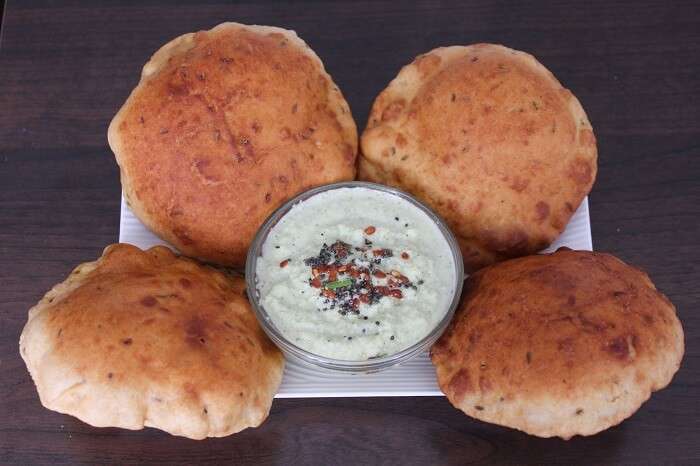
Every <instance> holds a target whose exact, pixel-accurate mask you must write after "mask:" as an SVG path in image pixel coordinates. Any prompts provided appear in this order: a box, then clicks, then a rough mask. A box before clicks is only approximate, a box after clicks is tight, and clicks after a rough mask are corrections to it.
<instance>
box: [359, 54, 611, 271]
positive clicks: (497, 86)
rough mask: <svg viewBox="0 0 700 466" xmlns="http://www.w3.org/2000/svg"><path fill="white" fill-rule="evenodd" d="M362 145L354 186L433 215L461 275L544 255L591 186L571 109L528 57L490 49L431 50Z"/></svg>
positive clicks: (587, 153) (574, 105) (591, 140)
mask: <svg viewBox="0 0 700 466" xmlns="http://www.w3.org/2000/svg"><path fill="white" fill-rule="evenodd" d="M361 145H362V151H361V152H362V155H361V157H360V164H359V177H360V179H363V180H369V181H375V182H379V183H385V184H389V185H392V186H397V187H400V188H403V189H405V190H407V191H408V192H410V193H412V194H414V195H416V196H417V197H419V198H420V199H422V200H423V201H425V202H427V203H428V204H429V205H430V206H431V207H433V208H434V209H435V210H436V211H437V212H438V213H439V214H440V215H441V216H442V217H443V218H445V220H447V222H448V224H449V225H450V227H451V228H452V230H453V232H454V233H455V235H456V236H457V239H458V240H459V242H460V246H461V249H462V254H463V256H464V260H465V265H466V267H467V270H476V269H478V268H479V267H482V266H484V265H487V264H490V263H493V262H495V261H498V260H502V259H506V258H510V257H516V256H521V255H525V254H530V253H534V252H536V251H539V250H541V249H543V248H545V247H546V246H548V245H549V244H550V243H551V242H552V241H553V240H554V239H555V238H556V237H557V236H559V234H560V233H561V232H562V231H563V230H564V228H565V226H566V224H567V223H568V221H569V219H570V218H571V215H572V214H573V213H574V211H575V210H576V208H577V207H578V205H579V204H580V203H581V201H582V200H583V198H584V197H585V196H586V194H588V192H589V191H590V189H591V186H592V185H593V181H594V179H595V176H596V158H597V152H596V143H595V137H594V135H593V130H592V129H591V125H590V123H589V122H588V119H587V118H586V114H585V112H584V111H583V109H582V108H581V105H580V104H579V102H578V100H576V97H574V96H573V94H571V92H569V91H568V90H567V89H564V88H563V87H562V86H561V84H560V83H559V81H557V80H556V78H555V77H554V76H553V75H552V73H550V72H549V71H548V70H547V69H546V68H545V67H544V66H542V65H541V64H540V63H539V62H538V61H537V60H536V59H535V58H534V57H533V56H532V55H528V54H526V53H524V52H519V51H516V50H511V49H508V48H506V47H503V46H500V45H492V44H478V45H471V46H467V47H461V46H455V47H444V48H438V49H435V50H433V51H431V52H429V53H426V54H425V55H421V56H420V57H418V58H417V59H416V60H415V61H413V63H411V64H409V65H407V66H405V67H404V68H403V69H402V70H401V72H400V73H399V75H398V76H397V77H396V79H394V80H393V81H392V82H391V83H390V84H389V86H388V87H387V88H386V89H385V90H384V91H383V92H382V93H381V94H379V96H378V97H377V99H376V101H375V102H374V105H373V107H372V112H371V114H370V117H369V122H368V124H367V128H366V129H365V131H364V133H363V134H362V143H361Z"/></svg>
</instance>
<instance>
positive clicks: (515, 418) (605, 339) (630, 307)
mask: <svg viewBox="0 0 700 466" xmlns="http://www.w3.org/2000/svg"><path fill="white" fill-rule="evenodd" d="M683 352H684V342H683V329H682V327H681V324H680V322H679V320H678V318H677V316H676V312H675V308H674V306H673V304H671V302H670V301H669V300H668V299H667V298H666V297H665V296H664V295H663V294H661V293H660V292H659V291H657V290H656V288H655V287H654V285H653V284H652V282H651V281H650V280H649V277H648V276H647V275H646V274H645V273H643V272H641V271H640V270H638V269H635V268H633V267H630V266H628V265H626V264H624V263H623V262H622V261H620V260H618V259H616V258H615V257H613V256H611V255H608V254H601V253H593V252H583V251H563V250H561V251H559V252H556V253H554V254H551V255H538V256H529V257H524V258H520V259H513V260H509V261H506V262H502V263H500V264H495V265H492V266H490V267H487V268H484V269H482V270H480V271H479V272H477V273H476V274H474V275H473V276H471V277H470V278H469V279H468V281H467V288H466V290H465V294H464V299H463V303H462V305H461V307H460V308H459V309H458V311H457V314H456V316H455V318H454V320H453V321H452V323H451V325H450V327H449V328H448V330H447V331H446V332H445V334H444V335H443V336H442V337H441V338H440V340H438V342H437V343H436V344H435V345H434V346H433V348H432V353H431V357H432V361H433V364H435V367H436V370H437V377H438V382H439V385H440V388H441V390H442V391H443V392H444V393H445V394H446V395H447V397H448V399H449V400H450V402H451V403H452V404H453V405H454V406H455V407H457V408H459V409H461V410H462V411H464V412H465V413H466V414H468V415H469V416H472V417H475V418H477V419H481V420H484V421H487V422H492V423H496V424H500V425H504V426H508V427H513V428H516V429H519V430H522V431H524V432H527V433H529V434H532V435H537V436H541V437H551V436H559V437H562V438H570V437H572V436H574V435H591V434H595V433H597V432H599V431H601V430H604V429H607V428H608V427H611V426H614V425H616V424H618V423H619V422H621V421H623V420H624V419H626V418H627V417H629V416H631V415H632V414H633V413H634V412H635V411H636V410H637V409H638V408H639V406H640V405H641V404H642V403H643V402H644V401H645V400H647V399H648V398H649V396H650V394H651V393H652V392H653V391H655V390H659V389H661V388H664V387H665V386H666V385H668V384H669V383H670V381H671V379H672V377H673V375H674V374H675V372H676V371H677V370H678V368H679V366H680V363H681V359H682V357H683Z"/></svg>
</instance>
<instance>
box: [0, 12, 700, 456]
mask: <svg viewBox="0 0 700 466" xmlns="http://www.w3.org/2000/svg"><path fill="white" fill-rule="evenodd" d="M84 3H85V2H77V1H64V2H61V1H49V0H47V1H44V2H40V1H22V2H20V1H18V0H14V1H13V0H11V1H10V2H9V5H7V6H6V11H5V17H4V21H3V25H2V42H1V44H0V464H23V465H24V464H37V463H51V464H75V463H108V462H116V463H120V464H128V463H141V462H161V463H168V464H173V463H180V464H192V463H198V462H209V463H223V462H235V463H254V464H270V463H275V464H306V463H316V464H323V465H331V464H340V463H348V464H349V463H357V464H366V463H384V464H406V463H410V464H431V465H432V464H442V463H469V462H486V463H518V464H522V463H533V464H542V463H561V464H571V463H628V464H649V463H695V464H700V408H699V407H700V393H699V392H698V386H699V382H700V337H699V336H700V314H699V312H700V221H699V220H698V218H699V217H700V142H699V141H700V98H699V97H698V96H700V7H699V6H698V2H697V1H695V2H693V1H690V2H676V4H675V5H673V6H671V5H666V3H670V2H663V1H659V2H647V1H636V2H628V3H624V2H619V1H602V2H593V3H597V4H595V5H593V4H591V3H590V2H582V1H568V0H560V1H555V2H545V1H533V2H513V3H512V4H510V5H509V4H507V3H504V2H494V1H492V0H483V1H481V0H480V1H473V2H464V3H462V4H457V3H455V4H450V3H448V2H423V3H419V4H417V5H414V6H413V7H408V6H401V5H399V4H396V3H394V2H372V1H368V2H363V3H356V4H350V3H347V4H346V3H340V2H320V1H308V2H304V3H301V2H299V3H297V2H294V3H293V4H286V3H276V4H262V3H259V2H257V1H248V2H244V3H241V4H238V5H232V4H228V2H223V1H220V2H217V1H213V0H212V1H204V2H196V1H192V2H190V3H189V5H187V4H181V5H180V6H177V7H175V6H168V3H169V2H166V1H158V0H144V1H141V2H133V3H132V4H129V3H128V2H115V1H108V2H102V3H101V4H99V5H98V3H97V2H95V4H94V5H92V6H90V5H86V4H84ZM181 3H186V2H181ZM226 20H233V21H239V22H243V23H249V24H256V23H257V24H273V25H278V26H283V27H286V28H291V29H295V30H296V31H298V32H299V34H300V35H301V37H303V38H304V39H305V40H306V41H307V42H308V43H309V44H310V45H311V46H312V47H313V48H314V49H315V50H316V51H317V52H318V54H319V55H320V56H321V57H322V58H323V60H324V61H325V64H326V67H327V69H328V70H329V71H330V73H331V74H332V75H333V77H334V78H335V80H336V82H337V83H338V85H339V86H340V87H341V88H342V90H343V92H344V93H345V95H346V97H347V99H348V101H349V102H350V105H351V107H352V109H353V112H354V115H355V118H356V120H357V121H358V126H360V127H363V126H364V123H365V121H366V117H367V114H368V111H369V107H370V104H371V102H372V100H373V98H374V97H375V95H376V94H377V93H378V92H379V91H380V90H381V89H382V88H383V87H384V86H385V85H386V83H387V82H388V81H389V80H390V79H391V78H393V76H394V75H395V74H396V72H397V71H398V69H399V68H400V67H401V66H402V65H403V64H405V63H407V62H409V61H410V60H411V59H412V58H413V57H414V56H415V55H417V54H419V53H421V52H424V51H427V50H430V49H432V48H433V47H436V46H439V45H449V44H468V43H474V42H483V41H490V42H500V43H504V44H507V45H509V46H511V47H515V48H518V49H522V50H526V51H529V52H531V53H533V54H534V55H535V56H537V57H538V58H539V59H540V60H541V61H542V62H543V63H544V64H545V65H546V66H547V67H549V68H550V69H551V70H552V71H553V72H554V73H555V74H556V75H557V76H558V77H559V78H560V80H561V81H562V82H563V83H564V84H565V85H566V86H567V87H569V88H570V89H571V90H572V91H573V92H574V93H575V94H576V95H577V96H578V97H579V99H580V100H581V102H582V103H583V105H584V107H585V109H586V111H587V112H588V115H589V117H590V118H591V120H592V122H593V125H594V128H595V132H596V135H597V137H598V142H599V154H600V158H599V166H600V169H599V175H598V180H597V182H596V185H595V187H594V189H593V192H592V194H591V197H590V206H591V218H592V224H593V241H594V247H595V248H596V249H598V250H602V251H609V252H612V253H614V254H616V255H618V256H620V257H621V258H622V259H624V260H626V261H628V262H630V263H633V264H636V265H638V266H641V267H643V268H644V269H646V270H647V271H649V273H650V274H651V276H652V277H653V279H654V280H655V282H656V283H657V285H658V286H659V288H660V289H661V290H663V291H664V292H665V293H666V294H668V296H669V297H670V298H671V300H672V301H673V302H674V303H675V304H676V306H677V307H678V312H679V314H680V317H681V320H682V322H683V325H684V328H685V332H686V355H685V359H684V361H683V366H682V367H681V370H680V372H679V373H678V374H677V375H676V377H675V379H674V381H673V383H672V384H671V386H670V387H669V388H667V389H666V390H663V391H661V392H659V393H657V394H655V395H653V396H652V399H651V400H650V401H649V402H648V403H646V404H645V405H644V406H643V407H642V408H641V409H640V410H639V412H638V413H637V414H635V415H634V416H633V417H632V418H631V419H629V420H628V421H626V422H624V423H623V424H622V425H620V426H618V427H615V428H612V429H610V430H608V431H606V432H604V433H602V434H600V435H597V436H594V437H590V438H575V439H573V440H571V441H569V442H564V441H561V440H558V439H552V440H544V439H538V438H534V437H528V436H527V435H524V434H521V433H518V432H516V431H512V430H509V429H505V428H501V427H497V426H492V425H488V424H485V423H482V422H478V421H475V420H472V419H470V418H467V417H466V416H464V415H462V414H461V413H460V412H458V411H456V410H455V409H453V408H452V407H451V406H450V404H449V403H448V402H447V400H446V399H444V398H442V397H428V398H374V399H372V398H357V399H296V400H277V401H275V403H274V405H273V408H272V413H271V415H270V417H269V419H268V420H267V421H266V422H265V423H264V424H263V426H262V427H260V428H258V429H249V430H247V431H244V432H242V433H240V434H237V435H234V436H232V437H228V438H223V439H212V440H207V441H202V442H194V441H190V440H186V439H182V438H175V437H171V436H169V435H166V434H164V433H162V432H160V431H157V430H153V429H147V430H144V431H137V432H131V431H125V430H118V429H96V428H92V427H90V426H88V425H85V424H83V423H81V422H80V421H77V420H76V419H73V418H71V417H69V416H64V415H61V414H57V413H54V412H51V411H48V410H46V409H44V408H43V407H42V406H41V405H40V403H39V400H38V397H37V394H36V391H35V389H34V385H33V383H32V381H31V380H30V378H29V375H28V373H27V371H26V369H25V366H24V364H23V362H22V360H21V359H20V356H19V351H18V345H17V342H18V337H19V334H20V332H21V329H22V326H23V325H24V323H25V320H26V311H27V309H28V308H29V307H30V306H31V305H32V304H34V303H35V302H36V301H37V300H38V299H39V298H40V297H41V296H42V295H43V293H44V292H45V291H46V290H47V289H48V288H50V287H51V286H52V285H53V284H54V283H56V282H59V281H61V280H63V278H64V277H65V276H66V274H67V273H68V272H69V270H71V268H72V267H73V266H75V265H76V264H78V263H80V262H83V261H88V260H93V259H94V258H95V257H97V256H98V255H99V254H100V252H101V251H102V248H103V247H104V246H105V245H107V244H109V243H112V242H115V241H116V240H117V233H118V227H119V223H118V222H119V192H120V186H119V178H118V171H117V166H116V164H115V162H114V160H113V157H112V154H111V152H110V150H109V147H108V146H107V141H106V129H107V124H108V123H109V121H110V119H111V118H112V116H113V115H114V113H115V112H116V110H117V109H118V108H119V106H120V105H121V103H122V102H123V101H124V99H125V98H126V96H127V94H128V93H129V91H130V90H131V89H132V87H133V86H134V85H135V84H136V82H137V80H138V76H139V73H140V70H141V66H142V65H143V63H144V62H145V61H146V60H147V59H148V57H149V56H150V54H151V53H152V52H153V51H155V50H156V49H157V48H158V47H159V46H160V45H161V44H163V43H165V42H166V41H168V40H169V39H171V38H173V37H175V36H177V35H179V34H182V33H184V32H189V31H194V30H199V29H208V28H210V27H212V26H214V25H216V24H218V23H220V22H223V21H226Z"/></svg>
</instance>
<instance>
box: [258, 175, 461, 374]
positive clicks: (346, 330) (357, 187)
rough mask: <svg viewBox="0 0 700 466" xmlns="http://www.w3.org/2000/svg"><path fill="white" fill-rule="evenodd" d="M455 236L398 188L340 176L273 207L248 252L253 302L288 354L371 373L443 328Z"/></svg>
mask: <svg viewBox="0 0 700 466" xmlns="http://www.w3.org/2000/svg"><path fill="white" fill-rule="evenodd" d="M463 276H464V272H463V265H462V257H461V254H460V252H459V247H458V245H457V242H456V240H455V238H454V236H453V235H452V233H451V232H450V231H449V229H448V228H447V227H446V226H445V224H444V223H443V221H442V220H441V219H440V218H439V217H438V216H437V215H436V214H435V213H434V212H433V211H432V210H430V209H429V208H428V207H426V206H425V205H423V204H422V203H420V202H419V201H417V200H416V199H415V198H413V197H411V196H410V195H409V194H406V193H404V192H402V191H400V190H397V189H394V188H390V187H387V186H383V185H378V184H373V183H365V182H346V183H336V184H331V185H326V186H322V187H319V188H315V189H312V190H309V191H306V192H304V193H302V194H300V195H299V196H297V197H295V198H293V199H291V200H290V201H288V202H287V203H286V204H284V205H283V206H281V207H280V208H279V209H277V210H276V211H275V212H274V213H273V214H272V215H271V216H270V217H269V218H268V219H267V221H266V222H265V223H264V224H263V226H262V227H261V229H260V230H259V232H258V234H257V236H256V238H255V240H254V241H253V244H252V246H251V248H250V250H249V252H248V258H247V262H246V281H247V287H248V296H249V299H250V301H251V304H252V307H253V309H254V311H255V313H256V315H257V317H258V319H259V320H260V322H261V325H262V327H263V329H264V330H265V332H266V333H267V334H268V335H269V337H270V338H271V339H272V340H273V341H274V342H275V343H276V344H277V345H278V346H279V347H280V348H281V349H282V350H283V351H284V352H285V354H286V355H287V356H288V357H291V358H296V359H300V360H301V361H303V362H305V363H307V364H310V365H313V366H317V367H321V368H324V369H330V370H336V371H344V372H374V371H377V370H382V369H386V368H388V367H391V366H393V365H395V364H399V363H401V362H404V361H406V360H408V359H410V358H412V357H414V356H416V355H418V354H420V353H421V352H423V351H425V350H427V349H428V347H429V346H430V345H432V344H433V343H434V342H435V340H437V338H438V337H439V336H440V334H442V332H443V331H444V330H445V328H446V327H447V324H448V323H449V321H450V319H451V318H452V315H453V314H454V310H455V307H456V306H457V303H458V301H459V296H460V293H461V289H462V281H463Z"/></svg>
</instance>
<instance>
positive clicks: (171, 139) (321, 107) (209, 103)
mask: <svg viewBox="0 0 700 466" xmlns="http://www.w3.org/2000/svg"><path fill="white" fill-rule="evenodd" d="M108 139H109V144H110V147H111V148H112V150H113V151H114V154H115V156H116V159H117V163H118V164H119V167H120V170H121V179H122V187H123V191H124V195H125V197H126V199H127V201H128V203H129V205H130V207H131V208H132V210H133V211H134V213H135V214H136V216H137V217H138V218H139V219H140V220H141V221H142V222H143V223H144V224H146V226H147V227H148V228H150V229H151V230H152V231H153V232H155V233H156V234H157V235H158V236H160V237H161V238H163V239H165V240H166V241H168V242H169V243H171V244H173V245H175V246H176V247H177V248H178V249H179V250H180V251H182V252H184V253H185V254H187V255H190V256H193V257H198V258H201V259H204V260H207V261H211V262H215V263H219V264H223V265H231V266H234V267H242V266H243V264H244V262H245V254H246V251H247V248H248V246H249V245H250V242H251V240H252V238H253V236H254V234H255V232H256V231H257V229H258V227H259V226H260V224H261V223H262V222H263V220H264V219H265V218H266V217H267V216H268V215H269V214H270V213H271V212H272V211H273V210H274V209H275V208H276V207H277V206H279V205H280V204H281V203H283V202H284V201H285V200H287V199H289V198H290V197H292V196H294V195H295V194H297V193H299V192H301V191H303V190H306V189H308V188H310V187H313V186H317V185H321V184H326V183H331V182H336V181H342V180H350V179H353V178H354V176H355V155H356V152H357V130H356V128H355V123H354V121H353V119H352V115H351V113H350V109H349V107H348V105H347V102H346V101H345V99H344V98H343V96H342V94H341V92H340V90H339V89H338V88H337V87H336V85H335V84H334V83H333V81H332V79H331V77H330V76H329V75H328V73H326V71H325V70H324V68H323V64H322V63H321V60H320V59H319V58H318V56H316V54H315V53H314V52H313V51H312V50H311V49H310V48H309V47H308V46H307V45H306V44H305V43H304V42H303V41H302V40H301V39H299V38H298V37H297V36H296V34H295V33H294V32H293V31H287V30H284V29H280V28H274V27H268V26H245V25H242V24H237V23H224V24H221V25H219V26H217V27H215V28H213V29H211V30H209V31H201V32H197V33H191V34H185V35H183V36H180V37H178V38H176V39H174V40H172V41H171V42H169V43H167V44H166V45H164V46H163V47H162V48H161V49H160V50H158V51H157V52H156V53H155V54H154V55H153V57H152V58H151V60H150V61H149V62H148V63H147V64H146V65H145V66H144V68H143V73H142V76H141V81H140V82H139V84H138V86H137V87H136V88H135V89H134V91H133V92H132V93H131V95H130V96H129V98H128V99H127V101H126V103H125V104H124V106H123V107H122V108H121V109H120V110H119V112H118V113H117V115H116V116H115V117H114V119H113V120H112V123H111V124H110V127H109V131H108Z"/></svg>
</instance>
